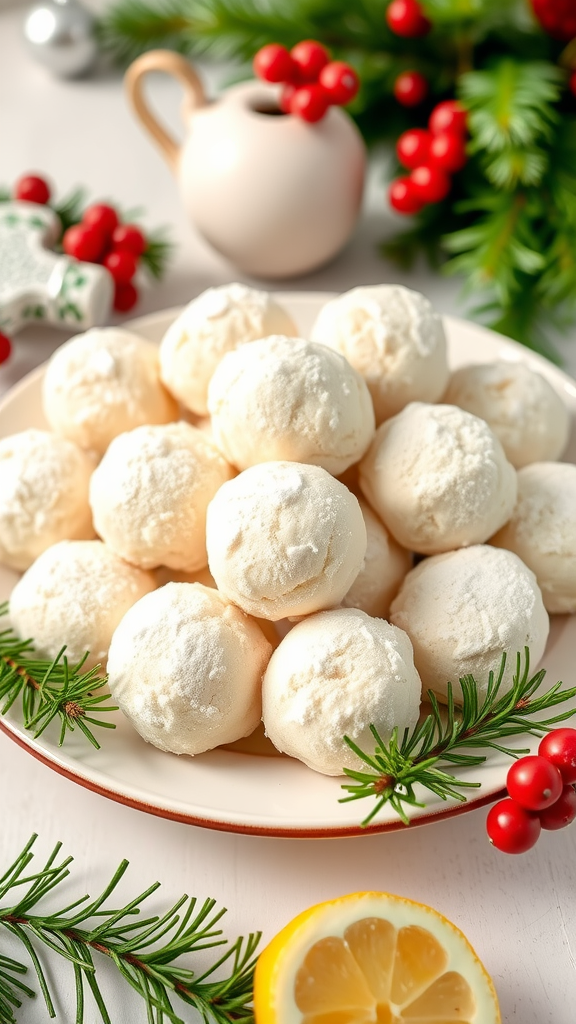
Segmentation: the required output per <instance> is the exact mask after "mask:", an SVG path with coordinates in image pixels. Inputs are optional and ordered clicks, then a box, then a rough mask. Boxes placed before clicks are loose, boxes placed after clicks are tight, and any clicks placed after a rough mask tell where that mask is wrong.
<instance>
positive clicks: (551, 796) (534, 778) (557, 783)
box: [506, 755, 563, 811]
mask: <svg viewBox="0 0 576 1024" xmlns="http://www.w3.org/2000/svg"><path fill="white" fill-rule="evenodd" d="M562 785H563V783H562V776H561V775H560V772H559V771H558V769H557V768H555V767H554V765H553V764H550V761H547V760H546V758H545V757H538V756H536V755H532V756H530V757H521V758H520V759H519V760H518V761H515V762H514V764H513V765H512V767H511V768H510V769H509V771H508V775H507V776H506V786H507V788H508V792H509V794H510V796H511V797H512V799H513V800H515V801H516V803H519V804H520V805H521V806H522V807H525V808H526V810H528V811H544V810H545V809H546V807H550V806H551V804H553V803H556V800H557V799H558V797H559V796H560V794H561V792H562Z"/></svg>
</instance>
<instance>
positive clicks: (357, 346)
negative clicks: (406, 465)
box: [311, 284, 449, 424]
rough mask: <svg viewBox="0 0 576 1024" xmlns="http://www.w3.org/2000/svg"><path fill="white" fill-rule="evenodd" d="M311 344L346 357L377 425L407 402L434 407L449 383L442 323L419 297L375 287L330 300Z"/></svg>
mask: <svg viewBox="0 0 576 1024" xmlns="http://www.w3.org/2000/svg"><path fill="white" fill-rule="evenodd" d="M311 338H312V340H313V341H319V342H321V343H322V344H323V345H329V346H330V347H331V348H334V349H336V351H337V352H341V353H342V355H343V356H346V359H347V360H348V362H350V363H351V364H352V366H353V367H354V369H355V370H358V373H361V374H362V376H363V377H364V380H365V381H366V383H367V385H368V387H369V389H370V394H371V395H372V401H373V403H374V411H375V413H376V423H377V424H380V423H382V422H383V420H386V419H388V418H389V417H390V416H394V415H395V414H396V413H397V412H400V410H401V409H403V408H404V406H405V405H407V404H408V402H413V401H416V400H420V401H423V402H437V401H438V400H439V399H440V398H441V397H442V395H443V393H444V389H445V387H446V384H447V383H448V377H449V371H448V361H447V356H446V337H445V334H444V328H443V326H442V320H441V319H440V317H439V315H438V313H435V312H434V310H433V308H432V306H431V305H430V303H429V302H428V299H426V298H425V297H424V296H423V295H421V294H420V292H413V291H411V290H410V289H409V288H403V287H402V286H401V285H397V284H378V285H371V286H368V287H362V288H353V289H352V291H349V292H345V293H344V295H339V296H338V298H336V299H331V300H330V302H327V303H326V305H325V306H323V308H322V309H321V310H320V313H319V314H318V317H317V319H316V323H315V324H314V327H313V328H312V334H311Z"/></svg>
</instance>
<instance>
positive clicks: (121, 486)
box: [90, 422, 234, 572]
mask: <svg viewBox="0 0 576 1024" xmlns="http://www.w3.org/2000/svg"><path fill="white" fill-rule="evenodd" d="M233 475H234V471H233V470H232V468H231V466H229V465H228V463H227V462H226V461H225V459H224V458H223V456H222V455H221V454H220V452H219V451H218V450H217V448H215V447H214V445H213V444H212V443H211V442H210V441H209V439H208V438H207V437H206V435H205V434H203V433H202V432H201V431H199V430H196V429H195V428H194V427H192V426H190V425H189V424H188V423H183V422H180V423H168V424H166V425H164V426H153V427H137V429H136V430H132V431H130V432H129V433H126V434H121V435H120V437H117V438H116V439H115V440H114V441H113V442H112V444H111V445H110V447H109V449H108V451H107V452H106V454H105V456H104V458H103V459H102V462H101V463H100V465H99V466H98V469H97V470H96V472H95V473H94V475H93V477H92V481H91V484H90V504H91V506H92V511H93V514H94V525H95V526H96V530H97V531H98V533H99V534H100V536H101V537H102V538H103V539H104V540H105V541H106V543H107V544H108V545H109V546H110V547H111V548H112V550H113V551H115V552H116V553H117V554H118V555H120V556H121V557H122V558H125V559H126V560H127V561H128V562H132V563H133V564H134V565H139V566H140V567H141V568H143V569H153V568H155V567H156V566H158V565H167V566H169V567H170V568H172V569H184V570H185V571H187V572H193V571H194V570H196V569H200V568H202V567H203V566H205V565H206V563H207V560H208V557H207V554H206V508H207V506H208V503H209V502H210V501H211V499H212V498H213V497H214V495H215V494H216V492H217V490H218V488H219V487H220V486H221V485H222V484H223V483H224V482H225V481H226V480H230V478H231V477H232V476H233Z"/></svg>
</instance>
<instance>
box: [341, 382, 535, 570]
mask: <svg viewBox="0 0 576 1024" xmlns="http://www.w3.org/2000/svg"><path fill="white" fill-rule="evenodd" d="M360 486H361V488H362V491H363V493H364V494H365V496H366V497H367V498H368V501H369V502H370V504H371V505H372V507H373V508H374V509H375V510H376V512H377V513H378V515H379V516H380V518H381V519H382V521H383V522H384V525H385V526H387V527H388V529H389V530H390V532H391V534H392V535H393V537H395V539H396V540H397V541H398V543H399V544H401V545H402V547H404V548H408V549H409V550H411V551H418V552H420V553H421V554H423V555H433V554H437V553H439V552H442V551H451V550H453V549H454V548H459V547H465V546H467V545H470V544H480V543H483V542H484V541H486V540H488V538H489V537H491V536H492V534H493V533H495V532H496V530H498V529H500V527H501V526H503V525H504V523H505V522H507V520H508V519H509V518H510V516H511V515H512V510H513V508H514V503H515V501H516V488H517V484H516V471H515V469H514V468H513V466H511V465H510V463H509V462H508V461H507V459H506V456H505V455H504V451H503V449H502V445H501V444H500V441H499V440H498V438H497V437H496V436H495V435H494V434H493V433H492V431H491V430H490V427H489V426H488V424H487V423H485V422H484V420H481V419H479V418H478V417H477V416H472V415H471V413H468V412H464V410H462V409H458V408H457V407H456V406H454V405H425V404H424V403H422V402H413V403H412V404H411V405H408V406H407V407H406V408H405V409H404V410H403V411H402V412H401V413H399V414H398V415H397V416H394V417H393V418H392V419H391V420H387V422H386V423H383V424H382V426H380V427H379V428H378V430H377V431H376V436H375V438H374V441H373V442H372V445H371V447H370V449H369V451H368V453H367V455H366V456H365V457H364V459H363V460H362V463H361V465H360Z"/></svg>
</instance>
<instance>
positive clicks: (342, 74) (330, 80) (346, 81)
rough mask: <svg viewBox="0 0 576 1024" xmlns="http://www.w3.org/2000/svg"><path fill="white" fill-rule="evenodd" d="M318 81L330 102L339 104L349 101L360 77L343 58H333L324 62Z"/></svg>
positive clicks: (354, 92)
mask: <svg viewBox="0 0 576 1024" xmlns="http://www.w3.org/2000/svg"><path fill="white" fill-rule="evenodd" d="M318 81H319V82H320V85H321V86H322V88H323V89H325V90H326V92H327V94H328V98H329V100H330V102H331V103H337V104H338V105H339V106H343V105H344V104H345V103H350V100H353V99H354V97H355V95H356V93H357V92H358V89H359V88H360V79H359V78H358V75H357V74H356V72H355V71H354V68H351V67H350V65H349V64H345V63H344V61H343V60H333V61H331V62H330V64H326V65H325V66H324V67H323V68H322V71H321V72H320V77H319V79H318Z"/></svg>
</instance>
